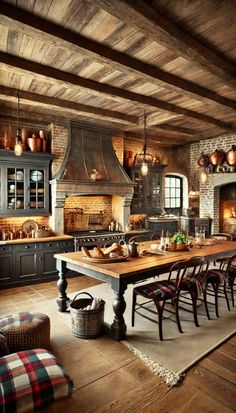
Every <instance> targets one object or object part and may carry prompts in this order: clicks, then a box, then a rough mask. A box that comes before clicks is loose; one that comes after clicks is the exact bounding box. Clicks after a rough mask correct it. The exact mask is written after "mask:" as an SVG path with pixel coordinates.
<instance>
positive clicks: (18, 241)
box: [0, 234, 73, 245]
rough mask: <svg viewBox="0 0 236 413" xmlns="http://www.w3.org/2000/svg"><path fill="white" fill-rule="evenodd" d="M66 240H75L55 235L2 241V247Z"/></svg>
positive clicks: (66, 236)
mask: <svg viewBox="0 0 236 413" xmlns="http://www.w3.org/2000/svg"><path fill="white" fill-rule="evenodd" d="M66 240H73V237H72V236H71V235H66V234H62V235H53V236H51V237H43V238H21V239H20V238H17V239H13V240H7V241H0V245H13V244H28V243H35V242H49V241H66Z"/></svg>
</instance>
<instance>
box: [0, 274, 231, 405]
mask: <svg viewBox="0 0 236 413" xmlns="http://www.w3.org/2000/svg"><path fill="white" fill-rule="evenodd" d="M97 283H98V282H97V281H96V280H93V279H91V278H88V277H85V276H80V277H76V278H71V279H70V280H69V287H68V293H69V295H70V296H71V297H73V293H74V292H75V291H77V290H81V289H83V290H86V288H88V287H90V286H92V285H95V284H97ZM56 296H57V289H56V283H55V282H50V283H45V284H37V285H32V286H27V287H19V288H14V289H7V290H1V291H0V315H3V314H9V313H13V312H17V311H30V310H34V311H41V312H43V313H45V314H48V315H49V317H50V319H51V330H52V331H51V342H52V348H51V350H52V352H53V353H54V354H55V355H56V356H58V357H59V359H60V361H61V362H62V364H63V365H64V367H65V369H66V371H67V372H68V374H70V375H71V377H72V379H73V381H74V386H75V390H74V393H73V396H72V398H71V399H69V400H68V399H67V400H62V401H58V402H57V403H55V404H53V405H51V406H49V407H48V408H47V409H44V410H43V411H42V412H44V413H56V412H58V411H63V409H68V412H70V413H78V412H79V413H93V412H96V413H110V412H112V413H175V412H178V413H179V412H181V413H185V412H186V413H187V412H189V411H191V412H192V413H195V412H196V413H199V412H204V413H208V412H209V413H210V412H211V413H212V412H214V413H218V412H219V413H230V412H231V413H232V412H235V411H236V336H234V337H232V338H231V339H229V340H228V341H227V342H226V343H224V344H223V345H221V346H220V347H219V348H218V349H216V350H215V351H214V352H212V353H211V354H209V355H208V356H207V357H206V358H204V359H203V360H201V361H200V362H199V363H198V364H197V365H196V366H194V367H193V368H192V369H190V370H189V371H188V372H187V373H186V376H185V378H184V380H183V381H182V383H181V384H179V385H178V386H176V387H173V388H169V387H168V386H167V385H166V384H165V383H163V381H162V380H161V379H160V377H158V376H156V375H155V374H154V373H152V372H151V371H150V370H149V369H148V368H147V367H146V366H145V365H144V364H143V363H142V361H141V360H140V359H138V358H137V357H136V356H135V355H134V354H132V353H131V352H130V351H129V350H128V349H127V348H126V347H125V346H124V345H123V344H122V343H119V342H116V341H114V340H112V339H110V338H108V337H105V336H103V337H99V338H97V339H93V340H82V339H78V338H75V337H73V335H72V333H71V329H70V327H69V326H68V325H67V324H65V322H66V317H67V318H68V317H70V315H69V314H68V313H59V312H58V310H57V305H56V302H55V297H56Z"/></svg>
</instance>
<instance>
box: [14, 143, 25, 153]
mask: <svg viewBox="0 0 236 413" xmlns="http://www.w3.org/2000/svg"><path fill="white" fill-rule="evenodd" d="M14 151H15V155H16V156H21V155H22V152H23V148H22V145H21V143H19V142H17V143H16V144H15V148H14Z"/></svg>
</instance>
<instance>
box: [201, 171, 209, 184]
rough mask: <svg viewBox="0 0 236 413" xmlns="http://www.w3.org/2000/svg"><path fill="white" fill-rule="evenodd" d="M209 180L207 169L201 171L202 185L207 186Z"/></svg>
mask: <svg viewBox="0 0 236 413" xmlns="http://www.w3.org/2000/svg"><path fill="white" fill-rule="evenodd" d="M207 179H208V176H207V171H206V169H205V168H203V169H202V171H201V173H200V181H201V183H202V184H206V183H207Z"/></svg>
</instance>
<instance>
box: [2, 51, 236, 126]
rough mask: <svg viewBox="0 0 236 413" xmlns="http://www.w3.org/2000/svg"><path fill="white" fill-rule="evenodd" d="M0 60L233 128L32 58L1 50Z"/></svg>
mask: <svg viewBox="0 0 236 413" xmlns="http://www.w3.org/2000/svg"><path fill="white" fill-rule="evenodd" d="M0 62H2V63H4V64H6V65H8V66H12V67H14V68H19V69H23V70H25V71H27V72H30V73H37V74H38V75H41V76H45V77H46V78H47V79H48V78H52V79H55V80H58V81H61V82H63V83H69V84H72V85H76V86H80V87H83V88H85V89H90V90H93V92H94V93H98V95H99V96H100V95H101V93H103V94H105V95H106V96H108V97H110V98H113V99H114V97H118V98H121V99H122V100H123V99H125V100H130V101H134V102H138V103H141V104H142V105H148V106H153V107H155V108H158V109H161V110H163V111H167V112H173V113H177V114H179V115H184V116H186V117H188V118H193V119H197V120H198V121H200V122H205V123H211V124H213V125H216V126H219V127H220V128H223V129H231V128H232V125H231V124H229V123H226V122H222V121H220V120H218V119H215V118H212V117H210V116H207V115H204V114H201V113H197V112H194V111H192V110H189V109H185V108H183V107H180V106H176V105H174V104H172V103H168V102H164V101H161V100H160V99H155V98H153V97H151V96H145V95H140V94H138V93H134V92H130V91H128V90H124V89H120V88H118V87H114V86H110V85H108V84H104V83H99V82H96V81H95V80H91V79H86V78H83V77H81V76H76V75H74V74H72V73H67V72H63V71H61V70H58V69H55V68H53V67H51V66H47V65H42V64H39V63H35V62H32V61H30V60H26V59H23V58H20V57H17V56H13V55H10V54H8V53H4V52H0Z"/></svg>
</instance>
